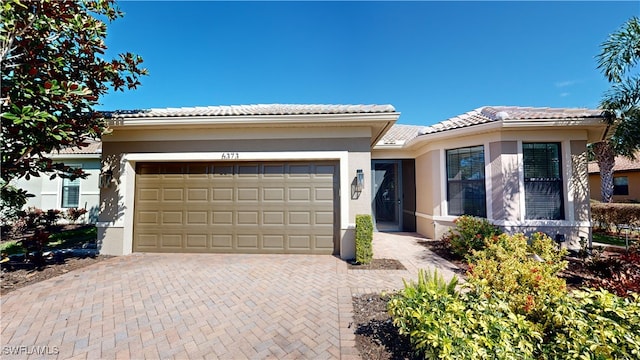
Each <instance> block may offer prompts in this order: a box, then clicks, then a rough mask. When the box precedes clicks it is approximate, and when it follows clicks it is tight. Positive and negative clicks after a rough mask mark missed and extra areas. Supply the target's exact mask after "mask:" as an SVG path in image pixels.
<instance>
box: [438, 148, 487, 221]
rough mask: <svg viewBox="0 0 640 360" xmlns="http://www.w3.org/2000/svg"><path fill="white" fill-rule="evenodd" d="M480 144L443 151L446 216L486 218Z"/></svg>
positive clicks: (482, 153)
mask: <svg viewBox="0 0 640 360" xmlns="http://www.w3.org/2000/svg"><path fill="white" fill-rule="evenodd" d="M486 202H487V199H486V189H485V183H484V147H482V146H474V147H468V148H460V149H453V150H447V204H448V206H449V215H473V216H479V217H487V206H486Z"/></svg>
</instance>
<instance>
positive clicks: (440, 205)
mask: <svg viewBox="0 0 640 360" xmlns="http://www.w3.org/2000/svg"><path fill="white" fill-rule="evenodd" d="M453 133H455V132H452V134H453ZM445 135H446V136H445ZM450 135H451V134H437V136H433V137H431V139H430V140H429V141H428V142H427V141H426V140H425V143H424V144H422V145H421V146H420V147H418V146H417V145H416V149H415V150H414V153H415V155H416V174H417V176H416V179H417V184H416V187H417V189H416V190H417V191H416V193H417V196H416V200H417V211H416V213H417V223H418V226H417V231H418V232H419V233H420V234H423V235H425V236H427V237H430V238H435V239H437V238H440V237H441V236H442V235H443V234H445V233H446V232H447V230H448V228H450V227H451V226H453V220H454V219H455V216H449V215H448V214H447V212H446V196H447V195H446V185H444V187H443V185H442V184H443V182H444V181H446V169H444V167H445V166H444V163H443V161H445V160H444V157H443V151H444V150H447V149H456V148H461V147H470V146H478V145H483V146H484V150H485V164H486V166H485V177H486V186H487V217H488V219H489V220H490V221H492V222H494V223H496V224H498V225H500V226H502V227H503V228H505V229H507V230H509V231H521V232H527V233H530V232H533V231H544V232H546V233H548V234H550V235H555V234H556V233H561V234H564V235H565V236H566V238H567V241H566V242H565V244H564V245H565V246H569V247H573V248H576V247H578V246H579V240H580V236H582V237H585V238H587V239H588V238H589V236H590V214H589V203H588V201H589V200H588V199H589V189H588V188H589V186H588V182H587V174H586V158H585V150H586V144H587V142H586V138H587V132H586V131H583V130H579V129H578V130H573V129H558V128H547V129H538V130H536V131H533V130H510V129H509V130H499V131H487V132H484V133H483V132H475V133H474V132H468V133H467V135H465V136H457V137H456V136H451V137H447V136H450ZM425 139H429V137H425ZM524 142H558V143H560V144H561V152H562V166H563V179H564V180H565V184H564V194H563V195H564V207H565V219H564V220H527V219H525V214H524V203H523V200H524V193H523V191H524V188H523V186H524V184H523V178H522V176H523V175H522V169H523V164H522V143H524ZM421 215H422V216H421Z"/></svg>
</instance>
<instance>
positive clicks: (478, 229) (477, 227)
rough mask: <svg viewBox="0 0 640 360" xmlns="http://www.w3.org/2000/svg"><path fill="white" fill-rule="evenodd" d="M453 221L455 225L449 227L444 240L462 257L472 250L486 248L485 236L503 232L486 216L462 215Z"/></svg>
mask: <svg viewBox="0 0 640 360" xmlns="http://www.w3.org/2000/svg"><path fill="white" fill-rule="evenodd" d="M453 223H454V224H455V227H454V228H451V229H449V231H448V233H447V235H445V237H444V239H443V240H444V242H445V243H446V244H447V246H449V247H450V249H451V251H452V252H453V253H454V254H456V255H458V256H461V257H464V256H466V255H468V254H470V253H471V250H481V249H482V248H484V239H485V238H488V237H492V236H495V235H499V234H501V233H502V231H501V230H500V228H499V227H497V226H495V225H493V224H491V223H490V222H489V221H488V220H487V219H484V218H479V217H474V216H469V215H462V216H460V217H459V218H457V219H455V220H454V221H453Z"/></svg>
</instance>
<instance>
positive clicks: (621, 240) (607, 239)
mask: <svg viewBox="0 0 640 360" xmlns="http://www.w3.org/2000/svg"><path fill="white" fill-rule="evenodd" d="M634 241H635V240H634V239H633V238H631V237H630V238H629V245H631V244H632V243H634ZM593 242H597V243H602V244H607V245H616V246H625V245H626V242H625V236H624V235H622V236H616V235H611V234H605V233H601V232H594V233H593Z"/></svg>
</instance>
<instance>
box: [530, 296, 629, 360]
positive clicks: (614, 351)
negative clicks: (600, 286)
mask: <svg viewBox="0 0 640 360" xmlns="http://www.w3.org/2000/svg"><path fill="white" fill-rule="evenodd" d="M549 320H550V321H549V323H550V324H549V325H548V327H547V328H546V329H545V330H546V334H545V335H546V338H547V339H548V341H546V342H545V343H543V344H542V346H541V349H540V352H541V354H542V355H544V358H546V359H568V358H580V359H638V358H640V298H638V296H637V295H634V296H632V297H630V298H626V299H625V298H620V297H618V296H616V295H614V294H612V293H610V292H608V291H606V290H599V291H596V290H585V291H576V292H573V293H572V294H571V295H569V296H567V297H565V298H564V299H563V301H562V302H559V303H557V304H556V305H555V308H554V311H553V318H552V319H549Z"/></svg>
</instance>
